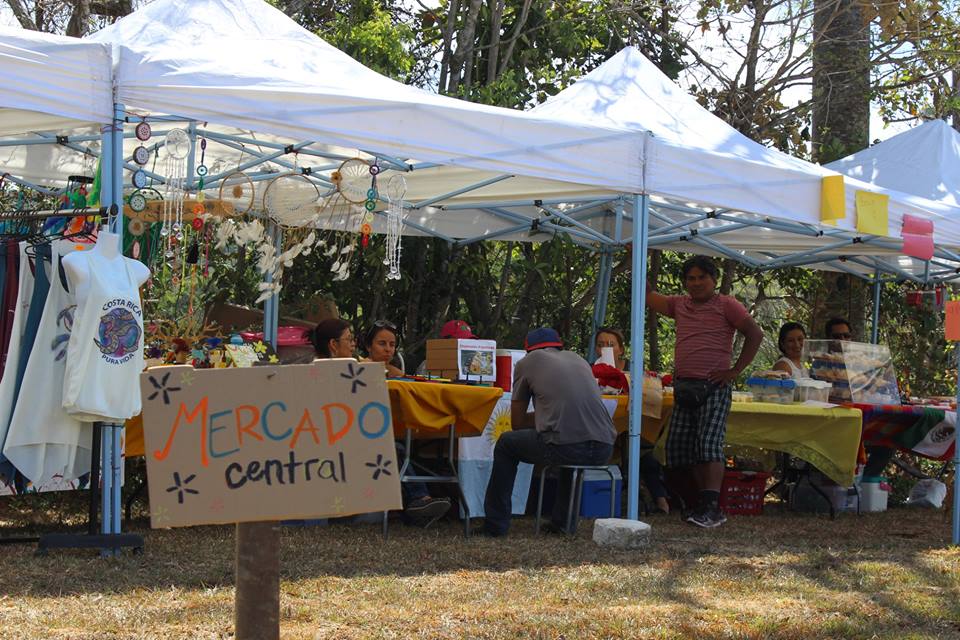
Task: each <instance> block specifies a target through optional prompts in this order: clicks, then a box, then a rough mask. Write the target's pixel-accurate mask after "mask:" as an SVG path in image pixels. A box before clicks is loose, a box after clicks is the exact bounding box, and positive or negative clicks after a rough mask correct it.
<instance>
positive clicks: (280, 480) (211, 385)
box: [140, 359, 401, 527]
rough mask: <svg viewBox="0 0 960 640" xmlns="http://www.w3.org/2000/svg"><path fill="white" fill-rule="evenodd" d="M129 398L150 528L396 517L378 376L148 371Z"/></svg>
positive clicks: (385, 402)
mask: <svg viewBox="0 0 960 640" xmlns="http://www.w3.org/2000/svg"><path fill="white" fill-rule="evenodd" d="M140 388H141V391H142V394H143V426H144V438H145V442H146V458H147V476H148V478H149V488H150V508H151V514H150V516H151V524H152V525H153V526H154V527H180V526H188V525H195V524H214V523H228V522H248V521H258V520H280V519H284V518H315V517H324V516H345V515H350V514H355V513H365V512H371V511H384V510H389V509H399V508H400V507H401V501H400V483H399V477H398V473H397V471H398V469H397V461H396V453H395V448H394V442H393V429H392V427H391V416H390V401H389V398H388V396H387V385H386V380H385V377H384V374H383V369H382V367H370V366H367V365H363V364H359V363H357V362H356V361H354V360H351V359H347V360H317V361H315V362H313V363H312V364H309V365H288V366H282V367H279V366H278V367H253V368H249V369H201V370H194V369H193V368H192V367H188V366H180V367H157V368H153V369H149V370H147V371H146V372H144V373H143V374H141V377H140Z"/></svg>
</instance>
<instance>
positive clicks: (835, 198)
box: [820, 176, 847, 224]
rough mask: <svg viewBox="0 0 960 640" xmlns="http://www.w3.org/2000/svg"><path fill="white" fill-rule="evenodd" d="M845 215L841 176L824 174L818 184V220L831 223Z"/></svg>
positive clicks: (845, 208) (844, 194)
mask: <svg viewBox="0 0 960 640" xmlns="http://www.w3.org/2000/svg"><path fill="white" fill-rule="evenodd" d="M846 217H847V194H846V189H845V188H844V185H843V176H824V178H823V180H822V181H821V184H820V220H821V221H823V222H828V223H830V224H833V223H834V222H836V221H837V220H843V219H844V218H846Z"/></svg>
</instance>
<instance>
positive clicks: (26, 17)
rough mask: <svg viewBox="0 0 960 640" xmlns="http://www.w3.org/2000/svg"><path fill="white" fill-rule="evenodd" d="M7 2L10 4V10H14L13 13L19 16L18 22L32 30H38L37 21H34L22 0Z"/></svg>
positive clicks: (9, 0) (8, 0)
mask: <svg viewBox="0 0 960 640" xmlns="http://www.w3.org/2000/svg"><path fill="white" fill-rule="evenodd" d="M7 4H8V5H9V6H10V10H11V11H13V15H14V16H15V17H16V18H17V22H19V23H20V26H21V27H23V28H24V29H30V30H31V31H36V30H37V23H36V22H34V20H33V18H31V17H30V14H29V13H28V12H27V10H26V9H24V8H23V5H22V4H20V0H7Z"/></svg>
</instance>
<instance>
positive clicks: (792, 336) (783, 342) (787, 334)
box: [773, 322, 810, 380]
mask: <svg viewBox="0 0 960 640" xmlns="http://www.w3.org/2000/svg"><path fill="white" fill-rule="evenodd" d="M806 339H807V332H806V331H804V330H803V325H801V324H800V323H799V322H787V323H786V324H784V325H783V326H782V327H780V336H779V338H777V347H778V348H779V349H780V353H782V354H783V356H782V357H781V358H780V359H779V360H777V361H776V362H775V363H774V365H773V368H774V369H776V370H777V371H786V372H787V373H789V374H790V377H791V378H793V379H795V380H796V379H799V378H809V377H810V374H809V373H807V370H806V369H805V368H804V366H803V361H802V358H803V342H804V340H806Z"/></svg>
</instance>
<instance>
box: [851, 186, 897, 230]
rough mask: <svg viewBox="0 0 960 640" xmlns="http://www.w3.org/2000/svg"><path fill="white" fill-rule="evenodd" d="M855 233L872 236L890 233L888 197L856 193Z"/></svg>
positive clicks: (861, 192)
mask: <svg viewBox="0 0 960 640" xmlns="http://www.w3.org/2000/svg"><path fill="white" fill-rule="evenodd" d="M856 199H857V231H859V232H860V233H869V234H870V235H873V236H885V235H889V233H890V224H889V222H888V220H889V216H890V213H889V211H890V196H888V195H886V194H883V193H871V192H870V191H857V198H856Z"/></svg>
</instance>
